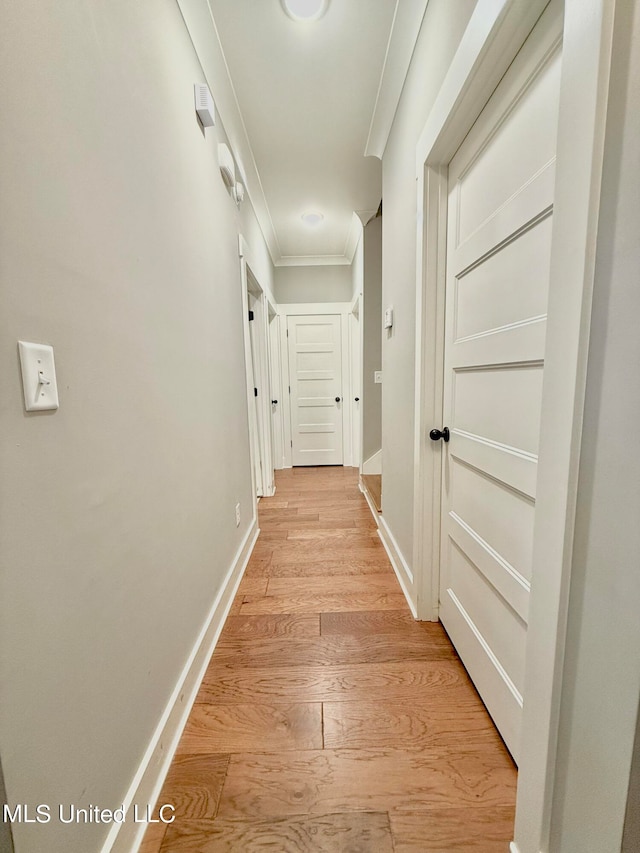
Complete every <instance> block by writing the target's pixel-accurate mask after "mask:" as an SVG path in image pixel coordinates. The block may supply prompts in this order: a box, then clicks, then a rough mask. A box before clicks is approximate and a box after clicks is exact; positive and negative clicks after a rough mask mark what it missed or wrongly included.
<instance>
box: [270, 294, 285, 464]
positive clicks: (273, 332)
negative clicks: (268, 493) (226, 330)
mask: <svg viewBox="0 0 640 853" xmlns="http://www.w3.org/2000/svg"><path fill="white" fill-rule="evenodd" d="M267 308H268V317H269V376H270V379H271V386H270V391H271V394H270V406H271V430H272V432H271V439H272V452H273V466H274V468H275V469H276V471H277V470H280V469H281V468H284V409H285V406H284V401H285V397H284V394H283V386H282V364H281V359H282V353H281V350H280V325H281V318H280V315H279V314H278V306H277V305H276V304H275V303H274V302H272V301H271V299H269V298H267ZM274 399H275V400H277V403H273V400H274Z"/></svg>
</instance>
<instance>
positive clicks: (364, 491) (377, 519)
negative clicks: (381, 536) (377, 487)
mask: <svg viewBox="0 0 640 853" xmlns="http://www.w3.org/2000/svg"><path fill="white" fill-rule="evenodd" d="M358 487H359V489H360V491H361V492H362V494H363V495H364V499H365V500H366V502H367V505H368V507H369V509H370V510H371V515H372V516H373V520H374V521H375V523H376V527H380V513H379V512H378V508H377V507H376V505H375V504H374V502H373V501H372V500H371V495H370V494H369V491H368V489H366V488H365V486H364V485H363V483H362V478H360V480H359V481H358Z"/></svg>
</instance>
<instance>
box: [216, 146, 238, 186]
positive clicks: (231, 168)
mask: <svg viewBox="0 0 640 853" xmlns="http://www.w3.org/2000/svg"><path fill="white" fill-rule="evenodd" d="M218 166H219V167H220V174H221V175H222V180H223V181H224V182H225V185H226V187H227V189H229V190H230V189H235V186H236V164H235V163H234V160H233V154H232V153H231V149H230V148H229V146H228V145H226V144H225V143H224V142H219V143H218Z"/></svg>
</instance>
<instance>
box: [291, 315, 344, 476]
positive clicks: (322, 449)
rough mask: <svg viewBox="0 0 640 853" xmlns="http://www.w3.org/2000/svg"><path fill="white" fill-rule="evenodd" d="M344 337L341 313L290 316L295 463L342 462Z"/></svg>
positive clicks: (292, 451)
mask: <svg viewBox="0 0 640 853" xmlns="http://www.w3.org/2000/svg"><path fill="white" fill-rule="evenodd" d="M341 338H342V335H341V318H340V315H339V314H326V315H318V314H313V315H306V316H295V317H288V318H287V342H288V350H289V387H290V395H289V397H290V404H291V461H292V464H293V465H294V466H296V465H342V464H343V462H344V448H343V423H342V421H343V416H342V413H343V409H344V406H345V401H344V392H343V381H342V341H341Z"/></svg>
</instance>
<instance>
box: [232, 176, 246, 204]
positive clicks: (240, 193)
mask: <svg viewBox="0 0 640 853" xmlns="http://www.w3.org/2000/svg"><path fill="white" fill-rule="evenodd" d="M233 197H234V198H235V200H236V204H241V203H242V202H243V201H244V184H243V183H242V181H238V182H237V184H236V185H235V187H234V188H233Z"/></svg>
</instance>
